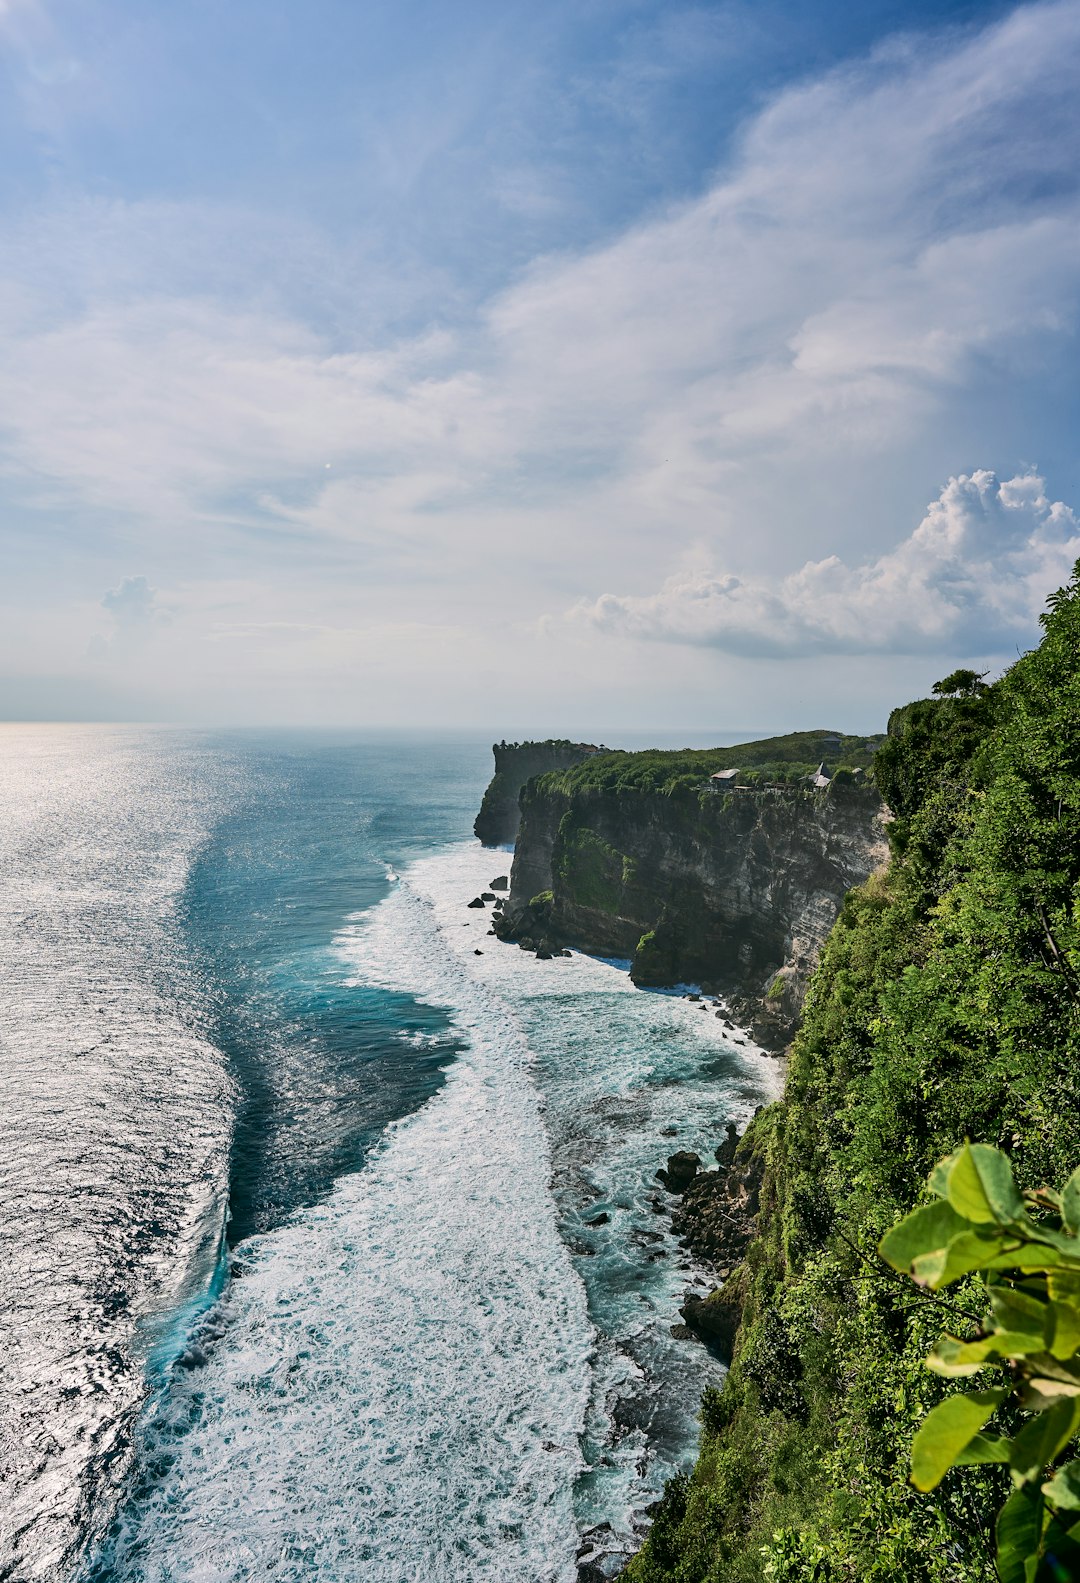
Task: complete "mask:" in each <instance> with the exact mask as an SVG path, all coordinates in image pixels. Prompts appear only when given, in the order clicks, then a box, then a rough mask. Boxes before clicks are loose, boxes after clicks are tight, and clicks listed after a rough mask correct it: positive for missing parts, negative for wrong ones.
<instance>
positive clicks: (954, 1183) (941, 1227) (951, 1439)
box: [881, 1143, 1080, 1583]
mask: <svg viewBox="0 0 1080 1583" xmlns="http://www.w3.org/2000/svg"><path fill="white" fill-rule="evenodd" d="M928 1185H929V1188H930V1191H931V1192H932V1193H933V1194H934V1195H935V1201H934V1202H932V1203H929V1204H924V1205H923V1207H922V1208H921V1209H916V1210H915V1211H914V1213H913V1214H910V1215H908V1216H907V1217H906V1219H904V1220H902V1221H901V1222H900V1224H899V1225H898V1226H894V1227H893V1228H892V1230H891V1231H889V1232H887V1233H886V1235H885V1237H884V1238H883V1240H882V1243H881V1253H882V1255H883V1256H884V1257H885V1258H886V1259H887V1260H888V1262H889V1263H890V1264H891V1265H892V1266H893V1268H894V1269H897V1270H902V1271H904V1272H905V1274H908V1275H910V1276H911V1277H912V1279H913V1280H915V1281H916V1282H918V1283H919V1285H921V1286H924V1287H928V1288H929V1289H930V1290H931V1291H935V1292H938V1291H941V1290H942V1288H943V1287H946V1286H950V1285H953V1284H954V1283H955V1282H957V1281H960V1280H963V1279H964V1278H965V1277H968V1276H970V1275H972V1274H973V1273H974V1272H978V1274H979V1275H980V1276H982V1277H983V1280H982V1281H981V1282H980V1283H979V1284H980V1285H981V1286H982V1290H981V1291H980V1292H979V1293H978V1295H979V1297H980V1298H981V1299H982V1300H981V1302H980V1303H979V1306H978V1308H974V1304H969V1305H968V1306H967V1307H966V1308H965V1307H956V1308H955V1309H954V1317H953V1328H954V1329H956V1328H960V1329H963V1330H964V1331H965V1332H966V1334H964V1335H963V1336H956V1335H953V1334H946V1335H944V1336H941V1337H940V1338H939V1340H938V1343H937V1345H936V1346H935V1347H934V1350H933V1351H932V1352H931V1354H930V1356H929V1357H928V1358H927V1359H926V1365H927V1367H928V1368H930V1369H933V1371H934V1372H935V1374H940V1375H941V1376H942V1377H943V1378H945V1379H963V1378H970V1377H971V1376H973V1375H980V1374H981V1375H984V1376H985V1375H986V1373H987V1372H988V1371H990V1372H991V1373H993V1374H995V1375H997V1376H998V1381H997V1383H996V1384H995V1385H994V1386H993V1387H992V1388H990V1389H987V1388H986V1381H985V1379H984V1380H983V1381H982V1382H981V1386H982V1388H980V1389H979V1390H975V1391H963V1392H956V1393H954V1394H950V1395H948V1396H946V1398H945V1400H944V1401H942V1402H939V1403H938V1404H937V1406H936V1407H935V1408H933V1409H932V1411H931V1412H930V1413H928V1414H927V1416H926V1417H925V1418H924V1419H923V1421H922V1423H921V1424H920V1425H919V1429H918V1432H917V1433H916V1435H915V1438H914V1440H913V1441H912V1446H911V1482H912V1484H914V1485H915V1487H916V1489H919V1490H925V1491H929V1490H934V1489H936V1488H937V1487H938V1485H939V1484H940V1483H941V1481H942V1479H943V1478H944V1477H945V1475H946V1474H947V1473H948V1472H949V1471H950V1469H952V1468H954V1467H976V1466H985V1465H988V1464H996V1465H1000V1466H1001V1467H1003V1468H1005V1467H1007V1468H1008V1470H1009V1475H1010V1479H1011V1482H1012V1486H1013V1487H1012V1492H1011V1494H1010V1495H1009V1497H1008V1499H1007V1500H1006V1501H1005V1502H1004V1504H1003V1505H1002V1507H1001V1510H1000V1511H999V1512H998V1514H997V1520H996V1523H995V1532H996V1539H997V1558H996V1559H997V1571H998V1576H999V1578H1001V1579H1002V1580H1003V1583H1040V1580H1045V1583H1055V1580H1058V1579H1061V1578H1076V1577H1080V1515H1078V1514H1080V1461H1077V1460H1073V1461H1070V1462H1066V1463H1065V1464H1064V1465H1063V1466H1057V1467H1055V1465H1054V1464H1055V1463H1056V1462H1057V1460H1058V1459H1059V1458H1060V1457H1061V1454H1062V1452H1063V1451H1064V1450H1065V1448H1066V1446H1067V1445H1068V1444H1069V1442H1070V1441H1071V1440H1072V1439H1073V1437H1074V1436H1075V1434H1076V1432H1077V1430H1078V1429H1080V1236H1078V1233H1080V1170H1076V1171H1074V1172H1073V1174H1072V1175H1071V1176H1070V1177H1069V1180H1068V1181H1067V1182H1066V1183H1065V1186H1064V1187H1063V1188H1062V1190H1061V1192H1060V1193H1056V1192H1053V1191H1052V1190H1051V1189H1050V1188H1046V1187H1043V1188H1040V1189H1039V1190H1038V1191H1037V1192H1028V1193H1024V1194H1021V1193H1020V1192H1019V1191H1018V1190H1017V1187H1016V1183H1015V1181H1014V1179H1013V1174H1012V1168H1011V1166H1010V1164H1009V1161H1008V1158H1007V1157H1006V1156H1005V1155H1004V1154H1002V1153H1001V1152H1000V1150H998V1149H993V1148H990V1147H988V1146H987V1145H986V1144H980V1143H976V1144H965V1145H964V1146H963V1148H961V1149H958V1150H957V1152H956V1153H955V1154H953V1155H952V1156H950V1158H948V1159H947V1160H943V1161H942V1162H941V1164H940V1165H939V1166H938V1167H937V1169H936V1170H935V1171H934V1173H933V1175H932V1176H931V1178H930V1182H929V1184H928ZM969 1284H970V1283H969ZM972 1309H974V1311H972ZM988 1309H989V1312H987V1310H988ZM957 1318H959V1320H960V1324H959V1326H957V1325H956V1319H957ZM1001 1375H1004V1379H1003V1380H1002V1379H1001V1378H1000V1377H1001ZM992 1419H996V1420H997V1422H998V1425H1000V1427H1002V1428H1003V1429H1006V1430H1008V1428H1009V1426H1010V1423H1011V1422H1016V1423H1017V1424H1018V1426H1019V1427H1018V1428H1017V1432H1016V1433H1015V1434H1009V1433H1007V1432H1006V1433H1004V1434H993V1433H991V1434H987V1433H984V1431H985V1429H986V1427H987V1425H988V1424H989V1423H990V1421H991V1420H992Z"/></svg>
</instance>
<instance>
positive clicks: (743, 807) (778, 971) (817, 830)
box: [500, 776, 887, 1048]
mask: <svg viewBox="0 0 1080 1583" xmlns="http://www.w3.org/2000/svg"><path fill="white" fill-rule="evenodd" d="M885 817H886V814H885V810H884V808H883V805H882V803H881V801H880V799H879V797H878V795H877V793H876V792H875V791H874V790H873V788H872V786H869V785H865V784H863V785H860V784H858V783H852V782H851V781H850V778H848V779H847V781H846V783H845V782H844V781H843V780H842V779H841V778H837V779H836V780H835V781H833V782H832V783H831V784H829V785H827V786H826V787H824V788H821V789H814V788H812V787H811V786H809V785H807V784H806V783H805V782H803V783H789V784H786V785H779V786H757V787H753V786H750V787H745V788H743V787H740V788H739V789H736V790H731V791H724V790H719V791H716V790H711V789H708V787H707V784H706V785H705V786H702V785H697V786H685V785H684V786H680V787H676V788H675V789H674V790H673V791H671V790H668V791H661V790H657V789H639V788H635V787H632V786H619V787H617V788H612V787H605V786H598V785H594V784H589V783H588V781H587V778H586V779H584V780H583V781H582V782H581V783H577V778H576V777H574V776H548V777H545V778H542V779H539V780H535V781H531V782H529V784H528V785H526V787H525V788H524V790H523V792H522V796H521V826H520V830H519V833H518V841H517V848H516V851H515V854H514V864H513V870H512V873H511V881H510V896H509V900H508V903H507V907H506V914H505V921H504V922H503V923H502V924H501V926H500V932H501V933H504V934H508V935H510V936H511V937H514V938H518V939H521V938H522V937H523V936H524V937H525V938H530V939H533V940H534V941H535V942H536V943H537V944H541V943H545V944H546V943H550V944H551V945H557V944H561V945H573V946H577V947H578V948H580V949H583V950H587V951H591V952H594V953H597V954H600V955H610V956H618V957H629V958H631V959H632V976H633V978H634V980H635V982H637V983H639V984H646V985H669V984H674V983H679V982H697V983H701V984H703V985H706V986H709V987H713V988H716V989H718V990H721V991H723V992H724V993H725V994H726V995H727V996H729V997H733V1004H734V1006H735V1008H736V1010H738V1011H739V1012H740V1014H741V1015H742V1016H743V1017H745V1018H746V1019H747V1020H748V1021H752V1024H753V1028H754V1032H755V1035H756V1037H757V1038H758V1039H759V1040H760V1042H761V1043H763V1044H766V1045H768V1046H771V1047H773V1048H780V1047H782V1046H783V1045H784V1044H786V1042H787V1041H788V1039H789V1038H790V1036H791V1033H792V1031H793V1029H794V1027H795V1024H796V1022H797V1020H798V1016H799V1012H800V1010H801V1008H802V1003H803V998H804V996H805V992H806V985H807V981H808V979H809V976H810V973H811V972H812V970H813V968H814V966H815V965H816V963H817V960H818V957H819V955H820V952H821V948H822V946H823V945H824V942H825V939H826V936H827V935H828V933H829V931H830V929H831V928H832V925H833V923H834V921H835V919H836V916H837V913H838V912H839V909H840V905H841V902H842V901H843V898H844V895H845V893H846V892H847V891H848V890H849V889H850V888H851V887H852V886H853V885H858V884H861V883H862V881H863V880H865V879H866V878H867V877H868V875H869V874H870V873H871V872H872V871H873V870H874V869H875V868H877V867H878V866H880V865H881V864H882V863H883V862H884V861H885V859H886V855H887V845H886V839H885V828H884V820H885Z"/></svg>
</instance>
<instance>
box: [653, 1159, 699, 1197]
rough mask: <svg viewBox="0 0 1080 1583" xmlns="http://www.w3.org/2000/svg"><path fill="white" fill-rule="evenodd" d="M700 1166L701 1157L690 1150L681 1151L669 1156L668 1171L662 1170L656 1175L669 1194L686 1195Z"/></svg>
mask: <svg viewBox="0 0 1080 1583" xmlns="http://www.w3.org/2000/svg"><path fill="white" fill-rule="evenodd" d="M700 1165H701V1157H700V1155H697V1154H694V1153H693V1152H692V1151H691V1150H689V1149H679V1150H678V1151H677V1152H676V1153H675V1154H670V1155H668V1163H667V1169H666V1170H662V1169H661V1170H659V1171H657V1173H656V1174H657V1177H658V1178H659V1179H660V1181H661V1182H663V1184H664V1186H665V1187H666V1188H667V1190H668V1192H669V1193H685V1191H686V1189H687V1188H688V1187H689V1186H690V1183H691V1182H692V1181H693V1180H694V1177H695V1176H696V1175H697V1173H698V1168H699V1166H700Z"/></svg>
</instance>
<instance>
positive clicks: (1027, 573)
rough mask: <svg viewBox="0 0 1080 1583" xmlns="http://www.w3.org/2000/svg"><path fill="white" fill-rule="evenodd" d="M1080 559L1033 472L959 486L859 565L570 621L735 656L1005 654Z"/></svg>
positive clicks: (1058, 506)
mask: <svg viewBox="0 0 1080 1583" xmlns="http://www.w3.org/2000/svg"><path fill="white" fill-rule="evenodd" d="M1077 559H1080V521H1078V519H1077V517H1076V514H1075V512H1073V511H1072V510H1071V509H1070V508H1069V507H1068V506H1066V505H1064V504H1062V502H1061V501H1050V500H1049V499H1048V498H1047V495H1046V486H1045V480H1044V479H1042V478H1040V477H1038V476H1037V475H1036V474H1035V473H1024V474H1020V475H1018V476H1017V477H1015V478H1010V479H1007V480H1006V481H1004V482H1000V483H999V481H998V480H997V478H996V477H995V476H994V474H993V473H992V472H985V471H983V472H975V473H971V474H966V473H965V474H961V475H960V476H959V477H958V478H950V479H949V482H948V483H947V484H946V486H945V488H944V489H943V490H942V491H941V494H940V495H939V496H938V498H937V500H935V501H933V502H932V504H931V505H930V506H929V508H928V509H927V513H926V515H925V517H924V518H923V519H922V521H921V522H920V523H919V526H918V527H917V528H916V529H915V531H914V533H912V535H911V536H910V538H908V539H905V540H904V541H903V543H901V544H899V545H898V546H897V547H896V548H895V549H894V550H892V551H890V552H889V553H888V554H887V555H881V556H878V557H877V558H876V559H874V560H870V561H866V562H864V563H862V564H861V565H855V566H849V565H847V564H845V562H844V561H842V560H841V559H840V557H839V556H836V555H831V556H828V557H827V558H826V559H824V560H820V561H807V563H806V564H805V566H802V567H801V568H800V569H799V570H798V571H796V572H793V573H791V574H790V575H788V576H786V577H779V578H776V579H766V578H762V577H756V578H746V579H741V578H739V577H736V576H734V575H731V574H727V573H723V572H688V573H680V574H678V575H676V576H674V577H671V578H669V579H668V580H667V581H666V582H665V583H664V586H663V587H662V588H661V589H660V591H659V592H658V593H656V594H651V595H644V596H636V597H633V596H632V597H619V596H618V595H615V594H602V595H601V596H600V598H598V599H597V600H595V601H594V602H592V603H591V604H590V603H582V604H579V605H577V606H576V607H575V608H574V609H573V610H572V611H571V613H570V614H571V619H573V620H575V621H580V622H585V623H587V624H588V625H590V626H592V627H594V628H596V629H598V630H600V631H601V632H606V633H617V634H619V635H621V636H630V637H635V638H646V639H649V640H651V641H658V642H666V643H689V644H698V645H703V646H705V647H708V648H715V649H720V650H722V651H724V652H726V653H729V654H740V655H753V656H759V657H764V656H783V657H804V656H807V655H812V654H872V653H882V652H884V653H895V654H918V653H933V654H964V655H971V654H976V653H979V654H982V653H987V654H995V653H1001V652H1002V651H1003V650H1005V649H1007V648H1008V647H1009V646H1010V645H1012V644H1014V643H1017V644H1023V645H1025V646H1026V644H1027V643H1028V642H1029V641H1030V638H1031V635H1032V633H1033V631H1034V630H1035V626H1036V621H1037V618H1038V615H1039V612H1040V611H1041V610H1042V609H1043V608H1044V607H1045V603H1046V597H1047V594H1048V593H1050V592H1051V591H1052V590H1053V589H1054V588H1056V587H1058V586H1059V585H1060V584H1062V583H1064V582H1066V581H1067V580H1068V578H1069V575H1070V573H1071V571H1072V567H1073V565H1074V563H1075V562H1076V561H1077Z"/></svg>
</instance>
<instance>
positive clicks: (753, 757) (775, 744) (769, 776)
mask: <svg viewBox="0 0 1080 1583" xmlns="http://www.w3.org/2000/svg"><path fill="white" fill-rule="evenodd" d="M884 740H885V737H884V734H880V735H876V736H845V735H844V734H843V733H842V732H840V731H791V732H789V733H788V734H787V736H779V737H764V738H762V739H761V740H760V741H758V742H738V743H735V744H734V745H733V746H732V747H723V748H679V749H675V750H665V749H660V748H650V749H647V750H646V751H644V752H638V753H627V752H621V751H609V752H606V753H598V754H595V755H593V756H591V757H589V758H587V759H585V760H584V761H583V762H582V763H580V764H575V765H573V766H572V767H571V768H569V769H561V770H553V771H550V772H549V773H548V774H547V775H546V776H545V777H544V781H545V784H546V785H548V786H551V787H556V786H557V787H558V789H560V790H562V791H567V792H571V791H579V790H586V789H592V790H597V791H620V790H621V791H645V792H650V791H652V792H661V793H665V794H668V793H670V792H672V791H674V790H676V789H677V788H678V787H680V786H686V787H690V786H699V785H701V783H702V782H703V781H706V780H708V778H709V776H710V775H713V774H715V773H716V772H717V770H726V769H738V770H741V771H742V772H743V778H744V779H745V780H749V781H753V780H760V781H798V780H801V779H803V778H804V777H806V776H808V775H812V774H813V772H814V771H815V770H816V769H817V767H818V765H819V764H820V763H821V761H822V760H827V761H828V763H829V765H830V767H831V768H832V769H834V770H835V769H867V768H869V766H870V763H871V761H872V759H873V756H874V754H875V752H876V751H877V749H878V747H879V746H880V744H881V743H882V742H884Z"/></svg>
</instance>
